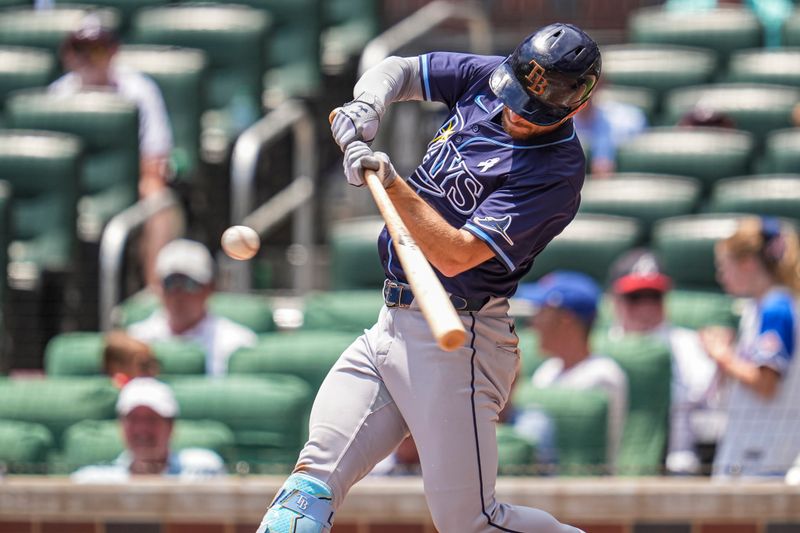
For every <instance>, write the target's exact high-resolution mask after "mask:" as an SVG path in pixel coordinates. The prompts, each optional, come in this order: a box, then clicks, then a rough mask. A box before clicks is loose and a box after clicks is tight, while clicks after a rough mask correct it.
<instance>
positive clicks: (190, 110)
mask: <svg viewBox="0 0 800 533" xmlns="http://www.w3.org/2000/svg"><path fill="white" fill-rule="evenodd" d="M115 61H117V62H118V63H119V64H122V65H125V66H128V67H130V68H132V69H134V70H137V71H139V72H142V73H144V74H146V75H147V76H149V77H151V78H152V79H153V80H154V81H155V82H156V84H157V85H158V88H159V89H160V90H161V94H162V96H163V97H164V103H165V105H166V106H167V113H168V115H169V121H170V124H171V125H172V133H173V141H174V148H173V150H172V157H171V158H170V159H171V163H172V167H173V170H174V172H175V175H176V178H177V179H187V178H189V177H190V176H191V175H192V174H193V173H194V171H195V169H196V168H197V164H198V162H199V160H200V155H199V150H200V116H201V115H202V112H203V105H204V100H203V91H204V89H203V83H204V80H205V76H206V68H207V65H206V63H207V61H206V57H205V53H204V52H202V51H201V50H193V49H189V48H177V47H170V46H147V45H128V46H123V47H121V48H120V51H119V52H118V53H117V56H116V58H115Z"/></svg>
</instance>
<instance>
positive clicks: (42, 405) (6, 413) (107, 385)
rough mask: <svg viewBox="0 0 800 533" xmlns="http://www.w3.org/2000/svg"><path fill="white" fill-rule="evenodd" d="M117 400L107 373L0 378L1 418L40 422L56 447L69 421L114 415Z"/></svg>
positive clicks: (69, 423)
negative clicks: (90, 375) (97, 375)
mask: <svg viewBox="0 0 800 533" xmlns="http://www.w3.org/2000/svg"><path fill="white" fill-rule="evenodd" d="M116 401H117V388H116V387H114V385H113V384H112V383H111V380H110V379H108V378H106V377H97V378H94V377H93V378H55V379H51V378H47V379H4V380H0V419H6V420H18V421H22V422H33V423H37V424H42V425H44V426H45V427H47V429H48V430H49V431H50V432H51V433H52V435H53V438H54V443H55V446H56V447H61V443H62V437H63V434H64V431H66V429H67V428H68V427H70V426H71V425H73V424H75V423H77V422H80V421H81V420H108V419H111V418H114V417H115V416H116V415H115V411H114V406H115V404H116Z"/></svg>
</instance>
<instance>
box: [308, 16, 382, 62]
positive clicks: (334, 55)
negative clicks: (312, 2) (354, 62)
mask: <svg viewBox="0 0 800 533" xmlns="http://www.w3.org/2000/svg"><path fill="white" fill-rule="evenodd" d="M323 17H324V26H325V30H324V31H323V33H322V43H321V44H322V64H323V66H324V68H325V70H326V71H327V72H328V73H330V74H338V73H341V71H342V70H343V69H344V68H345V67H346V66H347V63H348V62H349V61H350V60H351V59H352V58H357V57H360V56H361V52H362V51H363V50H364V47H365V46H366V45H367V43H368V42H369V41H370V39H372V38H373V37H375V36H376V35H377V34H378V31H379V30H380V5H379V2H375V1H373V0H326V1H325V2H323Z"/></svg>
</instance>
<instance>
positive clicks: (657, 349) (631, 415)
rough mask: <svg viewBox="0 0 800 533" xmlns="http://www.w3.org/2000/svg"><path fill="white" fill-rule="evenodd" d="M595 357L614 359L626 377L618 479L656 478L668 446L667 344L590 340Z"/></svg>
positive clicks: (605, 338) (627, 339) (628, 339)
mask: <svg viewBox="0 0 800 533" xmlns="http://www.w3.org/2000/svg"><path fill="white" fill-rule="evenodd" d="M592 345H593V350H594V352H595V353H598V354H604V355H607V356H609V357H611V358H612V359H614V360H615V361H616V362H617V363H618V364H619V365H620V366H621V367H622V369H623V370H624V371H625V374H626V375H627V377H628V416H627V418H626V420H625V430H624V432H623V436H622V446H621V447H620V451H619V455H618V456H617V473H618V474H620V475H657V474H660V473H661V472H662V468H661V464H662V459H663V456H664V450H665V449H666V444H667V428H668V423H669V412H670V382H671V375H672V370H671V369H672V358H671V353H670V350H669V347H668V346H667V345H666V344H662V343H661V342H658V341H655V340H653V339H650V338H638V337H636V336H628V337H625V338H623V339H620V340H613V341H612V340H611V339H610V338H609V337H608V336H607V335H602V334H600V335H596V336H593V338H592Z"/></svg>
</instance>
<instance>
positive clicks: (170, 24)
mask: <svg viewBox="0 0 800 533" xmlns="http://www.w3.org/2000/svg"><path fill="white" fill-rule="evenodd" d="M271 27H272V19H271V18H270V17H269V15H267V14H266V13H265V12H263V11H261V10H258V9H253V8H251V7H249V6H244V5H237V4H225V5H223V4H200V3H198V4H194V3H190V4H176V5H169V6H164V7H153V8H146V9H142V10H140V11H138V12H137V13H136V15H135V17H134V21H133V28H132V39H133V41H134V42H136V43H139V44H161V45H172V46H181V47H187V48H196V49H200V50H203V51H204V52H205V53H206V56H207V58H208V67H209V68H208V78H207V83H206V97H207V101H206V105H205V106H204V108H206V109H209V108H210V109H215V110H222V112H223V113H222V116H223V117H222V118H221V119H220V120H221V121H222V122H221V124H223V126H222V127H224V129H226V130H227V131H226V134H227V135H228V136H229V138H232V135H235V134H236V133H238V132H240V131H242V130H243V129H244V128H246V127H247V126H249V125H250V124H252V123H253V122H254V121H255V120H256V119H257V118H258V117H260V116H261V109H262V106H261V92H262V75H263V73H264V70H265V67H266V65H267V62H266V58H265V56H264V50H265V48H266V43H267V42H268V41H267V39H268V36H269V32H270V30H271Z"/></svg>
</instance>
